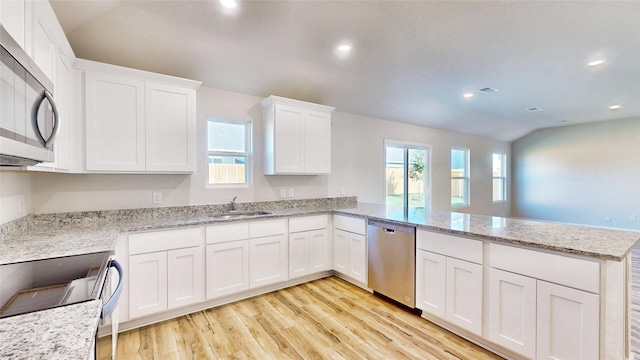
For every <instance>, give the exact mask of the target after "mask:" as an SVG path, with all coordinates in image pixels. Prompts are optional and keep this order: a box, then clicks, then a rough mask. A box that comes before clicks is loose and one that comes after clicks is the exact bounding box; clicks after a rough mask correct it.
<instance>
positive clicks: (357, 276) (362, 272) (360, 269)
mask: <svg viewBox="0 0 640 360" xmlns="http://www.w3.org/2000/svg"><path fill="white" fill-rule="evenodd" d="M366 244H367V240H366V238H365V236H364V235H359V234H352V233H349V273H348V275H349V276H350V277H351V278H353V279H354V280H357V281H360V282H363V283H366V282H367V246H366Z"/></svg>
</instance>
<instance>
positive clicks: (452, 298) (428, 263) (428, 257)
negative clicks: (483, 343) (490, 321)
mask: <svg viewBox="0 0 640 360" xmlns="http://www.w3.org/2000/svg"><path fill="white" fill-rule="evenodd" d="M416 247H417V250H416V307H417V308H418V309H421V310H422V311H424V312H425V313H429V314H431V315H434V316H437V317H439V318H441V319H445V320H447V321H448V322H450V323H452V324H454V325H457V326H459V327H460V328H463V329H465V330H467V331H470V332H472V333H474V334H477V335H482V321H483V319H482V311H483V266H482V259H483V245H482V242H481V241H478V240H473V239H467V238H462V237H457V236H452V235H446V234H441V233H435V232H430V231H425V230H418V231H417V232H416Z"/></svg>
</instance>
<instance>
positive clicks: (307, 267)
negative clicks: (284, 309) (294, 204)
mask: <svg viewBox="0 0 640 360" xmlns="http://www.w3.org/2000/svg"><path fill="white" fill-rule="evenodd" d="M327 223H328V222H327V215H316V216H306V217H294V218H291V219H289V278H290V279H293V278H296V277H300V276H304V275H309V274H314V273H317V272H320V271H325V270H329V268H330V265H329V259H330V258H329V239H328V236H327Z"/></svg>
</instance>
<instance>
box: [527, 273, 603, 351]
mask: <svg viewBox="0 0 640 360" xmlns="http://www.w3.org/2000/svg"><path fill="white" fill-rule="evenodd" d="M537 294H538V295H537V309H538V310H537V343H538V347H537V348H538V349H537V350H538V351H537V359H541V360H542V359H545V360H546V359H554V360H569V359H581V360H591V359H599V358H600V354H599V343H600V336H599V335H600V328H599V325H600V322H599V319H600V300H599V296H598V295H596V294H591V293H588V292H585V291H581V290H576V289H571V288H568V287H566V286H561V285H556V284H551V283H548V282H545V281H538V292H537Z"/></svg>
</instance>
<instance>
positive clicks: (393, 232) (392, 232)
mask: <svg viewBox="0 0 640 360" xmlns="http://www.w3.org/2000/svg"><path fill="white" fill-rule="evenodd" d="M384 232H386V233H387V234H389V235H395V234H396V230H395V229H386V228H385V229H384Z"/></svg>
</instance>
